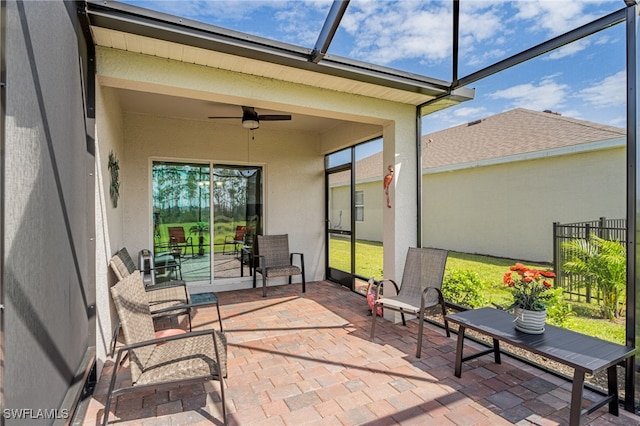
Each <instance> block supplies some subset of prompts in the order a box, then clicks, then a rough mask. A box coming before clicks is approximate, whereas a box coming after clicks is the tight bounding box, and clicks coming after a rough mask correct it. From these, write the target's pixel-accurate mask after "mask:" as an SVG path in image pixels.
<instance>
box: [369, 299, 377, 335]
mask: <svg viewBox="0 0 640 426" xmlns="http://www.w3.org/2000/svg"><path fill="white" fill-rule="evenodd" d="M377 313H378V304H377V303H376V302H373V308H371V316H372V317H373V319H372V320H371V335H370V336H369V338H370V339H371V341H373V336H374V335H375V334H376V317H377V316H378V315H377Z"/></svg>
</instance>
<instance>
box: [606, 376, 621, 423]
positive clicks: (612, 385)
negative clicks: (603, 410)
mask: <svg viewBox="0 0 640 426" xmlns="http://www.w3.org/2000/svg"><path fill="white" fill-rule="evenodd" d="M607 387H608V390H609V396H613V399H611V401H609V413H611V414H613V415H615V416H617V415H618V414H619V413H618V371H617V370H616V366H615V365H612V366H611V367H609V368H607Z"/></svg>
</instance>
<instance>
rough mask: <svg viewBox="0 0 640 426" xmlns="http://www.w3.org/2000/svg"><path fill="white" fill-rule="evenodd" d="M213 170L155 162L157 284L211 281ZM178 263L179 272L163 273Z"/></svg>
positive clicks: (189, 165) (154, 236)
mask: <svg viewBox="0 0 640 426" xmlns="http://www.w3.org/2000/svg"><path fill="white" fill-rule="evenodd" d="M209 170H210V169H209V166H208V165H206V164H186V163H167V162H154V163H153V167H152V194H153V195H152V204H153V243H154V250H153V252H154V263H155V265H156V282H161V281H164V280H169V279H175V278H180V276H176V275H181V278H182V279H183V280H185V281H191V282H193V281H210V280H211V267H210V264H211V262H210V260H211V257H210V250H209V229H210V222H209V199H210V197H209V193H210V191H209V190H210V188H209ZM175 263H177V264H178V265H179V268H166V269H162V265H172V264H175Z"/></svg>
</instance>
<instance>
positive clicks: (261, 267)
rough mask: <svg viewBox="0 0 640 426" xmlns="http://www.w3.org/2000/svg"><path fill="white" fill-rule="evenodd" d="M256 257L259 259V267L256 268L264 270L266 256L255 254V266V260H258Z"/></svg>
mask: <svg viewBox="0 0 640 426" xmlns="http://www.w3.org/2000/svg"><path fill="white" fill-rule="evenodd" d="M256 257H257V258H258V266H256V267H257V268H260V269H263V266H262V264H263V263H264V255H261V254H254V255H253V261H254V264H255V259H256Z"/></svg>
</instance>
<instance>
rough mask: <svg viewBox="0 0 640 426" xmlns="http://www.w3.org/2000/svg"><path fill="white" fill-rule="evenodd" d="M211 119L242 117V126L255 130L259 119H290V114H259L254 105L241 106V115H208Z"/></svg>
mask: <svg viewBox="0 0 640 426" xmlns="http://www.w3.org/2000/svg"><path fill="white" fill-rule="evenodd" d="M209 118H212V119H220V118H234V119H238V118H241V119H242V127H244V128H246V129H250V130H255V129H257V128H258V127H260V121H261V120H262V121H285V120H291V116H290V115H288V114H264V115H260V114H258V113H257V112H256V110H255V108H254V107H248V106H243V107H242V117H209Z"/></svg>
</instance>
